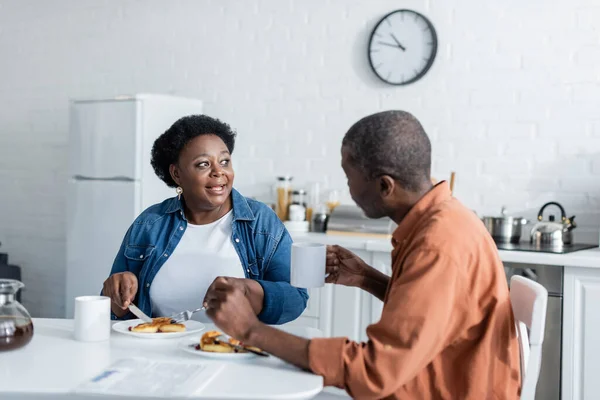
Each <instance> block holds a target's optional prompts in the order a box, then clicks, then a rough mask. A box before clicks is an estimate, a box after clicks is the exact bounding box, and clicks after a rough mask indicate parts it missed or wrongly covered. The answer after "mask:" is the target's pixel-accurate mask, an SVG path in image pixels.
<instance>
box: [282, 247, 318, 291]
mask: <svg viewBox="0 0 600 400" xmlns="http://www.w3.org/2000/svg"><path fill="white" fill-rule="evenodd" d="M326 261H327V246H325V245H324V244H319V243H293V244H292V262H291V271H290V284H291V285H292V286H295V287H299V288H304V289H308V288H318V287H322V286H324V285H325V273H326V272H325V264H326Z"/></svg>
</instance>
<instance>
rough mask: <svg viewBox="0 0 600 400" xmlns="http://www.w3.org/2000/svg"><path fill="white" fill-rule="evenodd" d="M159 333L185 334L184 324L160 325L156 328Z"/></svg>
mask: <svg viewBox="0 0 600 400" xmlns="http://www.w3.org/2000/svg"><path fill="white" fill-rule="evenodd" d="M158 331H159V332H185V325H184V324H162V325H160V326H159V327H158Z"/></svg>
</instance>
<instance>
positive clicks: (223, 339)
mask: <svg viewBox="0 0 600 400" xmlns="http://www.w3.org/2000/svg"><path fill="white" fill-rule="evenodd" d="M219 342H221V343H223V344H226V345H228V346H231V347H233V348H234V349H236V350H239V351H249V352H250V353H254V354H256V355H259V356H263V357H269V354H268V353H265V352H264V351H262V350H261V351H258V350H254V349H250V348H248V347H246V346H242V345H239V344H233V343H230V342H229V340H227V338H226V337H225V336H224V335H220V336H218V337H217V339H216V340H215V343H217V344H218V343H219Z"/></svg>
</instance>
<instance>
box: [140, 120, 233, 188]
mask: <svg viewBox="0 0 600 400" xmlns="http://www.w3.org/2000/svg"><path fill="white" fill-rule="evenodd" d="M201 135H215V136H218V137H219V138H220V139H221V140H222V141H223V142H224V143H225V145H226V146H227V149H228V150H229V153H233V147H234V146H235V136H236V133H235V131H234V130H232V129H231V127H230V126H229V125H228V124H226V123H224V122H221V121H219V120H218V119H216V118H211V117H209V116H207V115H188V116H186V117H183V118H180V119H179V120H177V121H176V122H175V123H174V124H173V125H172V126H171V127H170V128H169V129H167V131H166V132H165V133H163V134H162V135H160V136H159V137H158V139H156V140H155V141H154V145H153V146H152V159H151V160H150V163H151V164H152V168H154V172H155V173H156V176H158V177H159V178H160V179H161V180H162V181H163V182H164V183H166V184H167V186H170V187H176V186H177V184H176V183H175V181H174V180H173V178H172V177H171V174H170V172H169V167H170V166H171V164H175V163H177V161H178V160H179V154H180V153H181V150H183V148H184V147H185V145H186V144H188V143H189V141H190V140H192V139H194V138H195V137H198V136H201Z"/></svg>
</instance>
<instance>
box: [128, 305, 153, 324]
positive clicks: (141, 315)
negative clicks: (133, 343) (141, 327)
mask: <svg viewBox="0 0 600 400" xmlns="http://www.w3.org/2000/svg"><path fill="white" fill-rule="evenodd" d="M129 311H131V312H132V313H133V315H135V316H136V317H138V318H139V319H141V320H142V321H144V322H146V323H152V318H150V317H149V316H147V315H146V314H144V312H143V311H142V310H140V309H139V308H137V306H136V305H135V304H133V303H131V304H130V305H129Z"/></svg>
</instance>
